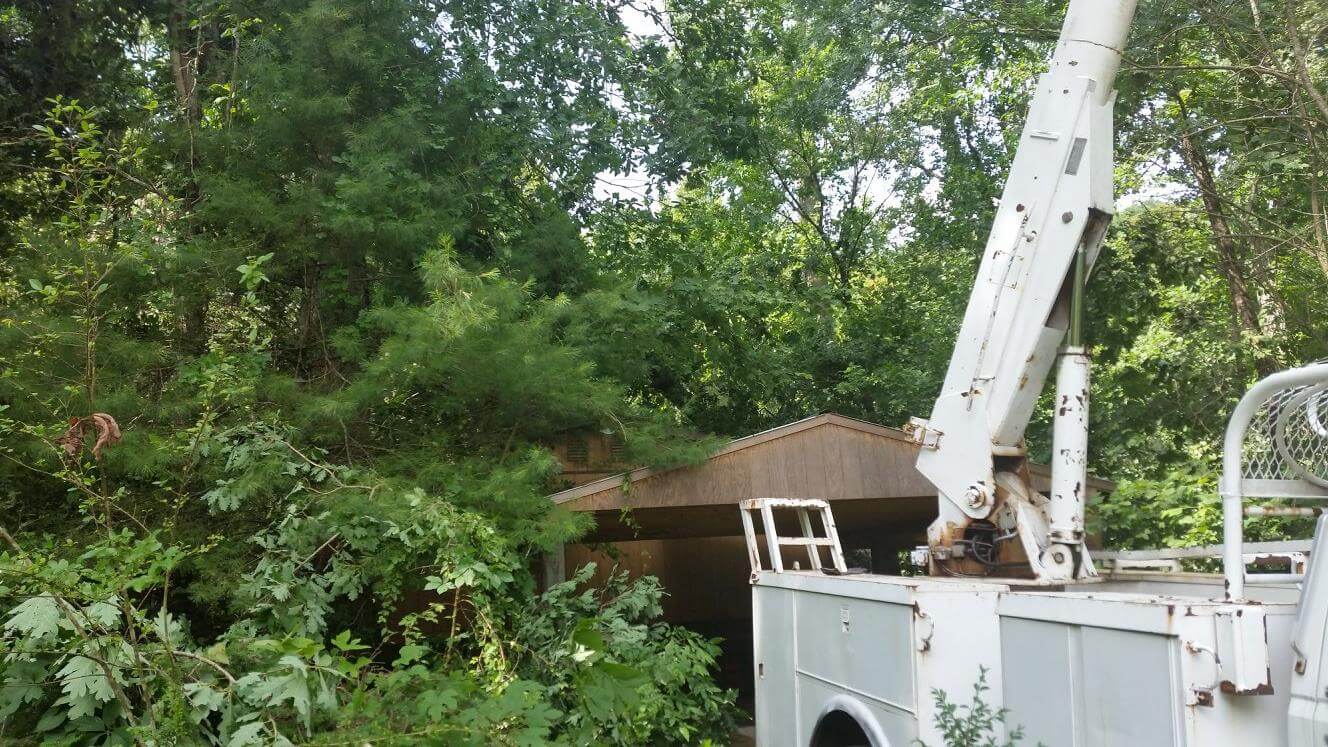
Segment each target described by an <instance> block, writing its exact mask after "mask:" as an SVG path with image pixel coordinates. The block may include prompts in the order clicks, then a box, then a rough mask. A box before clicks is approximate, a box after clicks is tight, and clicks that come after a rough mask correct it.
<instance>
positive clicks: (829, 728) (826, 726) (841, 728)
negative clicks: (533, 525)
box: [811, 711, 871, 747]
mask: <svg viewBox="0 0 1328 747" xmlns="http://www.w3.org/2000/svg"><path fill="white" fill-rule="evenodd" d="M870 745H871V740H870V739H868V738H867V732H865V731H863V730H862V726H861V725H859V724H858V720H857V719H855V718H853V717H852V716H850V715H848V714H847V713H844V712H843V711H831V712H829V713H827V714H826V715H825V718H823V719H821V723H819V724H817V725H816V731H815V732H812V744H811V747H870Z"/></svg>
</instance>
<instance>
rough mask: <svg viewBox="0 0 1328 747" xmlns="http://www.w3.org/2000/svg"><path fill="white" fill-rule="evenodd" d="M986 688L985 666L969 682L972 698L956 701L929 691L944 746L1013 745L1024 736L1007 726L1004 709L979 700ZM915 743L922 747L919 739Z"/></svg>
mask: <svg viewBox="0 0 1328 747" xmlns="http://www.w3.org/2000/svg"><path fill="white" fill-rule="evenodd" d="M990 689H991V686H990V685H988V684H987V668H986V667H982V668H981V670H980V671H979V673H978V679H977V682H975V683H973V699H972V700H971V701H969V702H968V703H956V702H954V701H952V700H950V698H949V696H948V695H946V694H945V692H944V691H942V690H932V693H931V697H932V700H933V701H934V702H935V703H936V728H938V729H940V731H941V735H942V738H943V739H945V744H946V746H947V747H1014V745H1015V744H1017V743H1018V742H1019V741H1020V740H1021V739H1023V738H1024V731H1023V728H1022V727H1018V726H1016V727H1014V728H1012V729H1010V728H1007V724H1006V721H1005V717H1006V715H1008V711H1007V710H1006V709H1004V708H992V707H991V706H990V705H988V704H987V701H986V700H984V699H983V694H984V693H986V692H987V691H988V690H990ZM1003 732H1004V733H1005V734H1004V736H1002V733H1003ZM918 744H920V745H924V747H925V743H924V742H922V741H921V740H918Z"/></svg>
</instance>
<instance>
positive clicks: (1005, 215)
mask: <svg viewBox="0 0 1328 747" xmlns="http://www.w3.org/2000/svg"><path fill="white" fill-rule="evenodd" d="M1134 9H1135V0H1070V3H1069V7H1068V10H1067V15H1066V19H1065V24H1064V26H1063V27H1062V30H1061V36H1060V39H1059V40H1058V42H1057V45H1056V48H1055V52H1054V54H1053V56H1052V58H1051V61H1050V63H1049V66H1048V70H1047V72H1046V73H1045V74H1043V75H1042V76H1041V77H1040V78H1039V79H1038V82H1037V87H1036V90H1035V92H1034V95H1033V99H1032V102H1031V104H1030V106H1029V112H1028V120H1027V122H1026V124H1025V127H1024V130H1023V134H1022V136H1021V138H1020V140H1019V146H1018V150H1017V151H1016V153H1015V156H1014V159H1013V162H1012V165H1011V168H1010V174H1009V177H1008V179H1007V181H1006V184H1005V189H1004V191H1003V193H1002V195H1001V199H1000V202H999V204H998V207H997V210H996V216H995V220H994V223H993V226H992V229H991V234H990V237H989V239H988V242H987V245H986V248H985V250H984V252H983V255H982V262H981V265H980V267H979V269H978V276H977V279H976V281H975V284H974V287H973V290H972V292H971V294H970V296H969V302H968V308H967V311H966V313H965V315H964V319H963V323H962V326H961V328H960V330H959V334H958V339H957V341H956V344H955V349H954V352H953V354H952V356H951V360H950V366H949V369H948V370H947V372H946V377H945V381H944V384H943V386H942V389H941V392H940V395H939V397H938V399H937V401H936V404H935V407H934V408H933V411H932V414H931V417H930V418H929V419H927V420H922V419H917V418H915V419H913V420H912V421H911V422H910V427H909V430H910V431H911V433H912V434H913V437H914V439H915V441H916V442H917V443H918V445H919V448H920V450H919V457H918V469H919V471H921V472H922V474H924V475H925V476H926V477H927V478H928V479H929V480H930V481H931V482H932V483H933V484H934V485H935V486H936V490H937V499H938V500H937V504H938V511H937V518H936V520H935V521H934V522H932V524H931V525H930V526H929V527H928V530H927V545H926V546H925V547H920V548H918V549H917V551H915V553H914V562H915V564H916V565H919V566H920V567H922V568H924V573H925V574H926V575H922V576H914V577H899V576H882V575H872V574H866V573H858V572H854V571H852V570H850V569H849V568H848V567H847V564H846V562H845V557H844V552H843V550H842V548H841V546H840V542H839V537H838V533H837V531H836V529H835V524H834V519H833V516H832V512H831V510H830V506H829V505H828V504H827V503H825V502H824V501H821V500H818V499H817V498H816V497H815V496H809V497H807V498H799V499H790V498H771V499H763V498H760V497H755V496H754V497H753V498H752V499H750V500H746V501H743V502H742V504H741V506H740V509H741V511H740V513H741V515H742V519H743V528H744V532H745V534H746V539H747V547H748V554H749V556H750V559H751V565H752V584H753V593H752V604H753V621H754V626H755V631H754V640H755V654H756V673H755V674H756V714H755V715H756V731H757V740H758V743H759V744H761V745H769V746H782V745H816V746H818V747H828V746H829V745H873V747H886V746H887V745H906V744H914V743H915V740H919V739H920V740H922V741H923V742H924V743H925V744H928V745H933V747H940V746H941V745H944V744H945V741H944V736H943V733H942V731H941V730H940V729H939V727H938V720H937V717H938V715H939V714H940V709H939V707H938V704H937V700H936V697H935V694H936V693H944V695H945V697H946V698H947V699H948V700H949V702H951V703H955V702H958V703H965V704H966V703H968V702H969V699H970V698H971V697H972V696H973V693H974V686H975V685H976V684H977V683H978V682H980V681H985V683H986V685H987V687H988V688H989V689H988V690H986V691H985V692H983V693H982V694H981V698H982V700H983V701H984V702H985V703H986V704H987V705H989V706H990V707H992V708H994V709H1002V708H1004V709H1008V716H1007V718H1006V724H1007V725H1008V727H1009V728H1010V729H1014V728H1019V729H1021V730H1022V733H1023V740H1022V742H1020V744H1028V745H1036V744H1045V745H1047V747H1107V746H1114V745H1131V746H1140V745H1190V746H1192V747H1193V746H1198V745H1228V744H1230V745H1281V744H1294V745H1305V746H1306V747H1308V746H1309V745H1323V744H1328V690H1326V689H1325V688H1328V662H1325V657H1324V656H1323V651H1324V648H1325V635H1326V634H1328V630H1325V624H1326V623H1328V563H1317V562H1315V561H1316V558H1328V546H1324V543H1326V542H1328V518H1321V519H1320V520H1319V522H1318V527H1317V531H1316V533H1315V538H1314V540H1313V542H1311V541H1309V540H1304V541H1300V542H1298V543H1278V544H1275V545H1273V546H1266V545H1258V544H1256V545H1247V544H1246V543H1245V542H1244V538H1243V519H1244V517H1245V516H1247V515H1258V516H1269V515H1278V516H1307V517H1308V516H1318V515H1319V513H1320V509H1318V508H1312V507H1307V506H1304V505H1300V504H1298V503H1296V501H1304V500H1309V501H1313V500H1322V499H1328V363H1323V362H1321V363H1317V364H1311V365H1307V366H1303V367H1301V368H1296V369H1291V370H1289V371H1283V372H1281V373H1277V374H1273V375H1272V376H1269V377H1266V378H1265V379H1263V380H1262V381H1259V382H1258V383H1256V384H1255V385H1254V386H1253V387H1252V388H1251V389H1250V390H1249V392H1247V393H1246V395H1245V396H1244V397H1243V398H1242V399H1241V401H1240V402H1239V403H1238V404H1237V406H1236V408H1235V409H1234V410H1233V412H1232V413H1231V417H1230V421H1229V423H1228V426H1227V431H1226V436H1225V440H1224V443H1223V473H1222V480H1221V485H1220V492H1221V498H1222V513H1223V544H1222V545H1221V546H1219V547H1216V548H1208V549H1191V550H1182V551H1177V550H1170V551H1159V552H1154V553H1147V552H1142V553H1141V552H1137V551H1136V552H1118V553H1101V554H1096V556H1095V553H1094V551H1092V550H1090V548H1089V547H1088V545H1087V542H1086V537H1085V532H1084V513H1085V503H1086V498H1087V496H1086V485H1087V458H1088V407H1089V391H1090V386H1089V363H1090V361H1089V355H1088V348H1087V347H1086V346H1085V343H1084V340H1083V320H1082V316H1083V309H1084V300H1083V299H1084V292H1085V286H1086V283H1087V280H1088V277H1089V275H1090V273H1091V271H1092V268H1093V264H1094V262H1095V261H1096V259H1097V256H1098V253H1099V250H1100V248H1101V245H1102V241H1103V237H1104V236H1105V233H1106V230H1107V227H1108V225H1109V224H1110V222H1111V218H1112V215H1113V214H1114V212H1115V207H1114V202H1113V199H1114V198H1113V194H1112V191H1113V184H1112V177H1113V164H1112V108H1113V105H1114V103H1115V90H1114V81H1115V77H1116V72H1117V69H1118V67H1119V65H1120V60H1121V55H1122V48H1123V47H1124V44H1125V40H1126V37H1127V35H1128V31H1129V27H1130V24H1131V21H1132V18H1133V15H1134ZM1053 368H1055V369H1056V371H1057V374H1056V386H1055V400H1054V405H1053V407H1054V411H1053V434H1052V436H1053V437H1052V442H1053V444H1052V479H1051V489H1050V491H1049V492H1048V493H1047V494H1045V495H1044V494H1042V493H1039V492H1038V491H1037V490H1035V489H1034V488H1033V485H1032V482H1031V480H1030V477H1029V469H1028V456H1027V451H1026V447H1025V442H1024V431H1025V429H1026V427H1027V425H1028V422H1029V419H1030V416H1031V415H1032V413H1033V410H1034V409H1035V407H1036V404H1037V401H1038V398H1039V395H1040V394H1041V392H1042V390H1043V385H1044V384H1045V383H1046V380H1047V378H1048V376H1049V374H1050V373H1051V371H1052V369H1053ZM1268 498H1276V499H1291V501H1292V503H1290V504H1288V503H1286V502H1279V503H1261V504H1256V503H1253V502H1252V501H1253V500H1254V499H1268ZM781 516H782V517H783V518H781ZM1321 546H1323V549H1322V550H1318V548H1320V547H1321ZM786 554H787V555H786ZM1197 557H1214V558H1216V557H1220V558H1221V566H1222V573H1221V574H1196V573H1183V572H1178V571H1179V570H1180V569H1181V563H1182V561H1183V560H1185V559H1188V558H1197ZM794 558H796V560H795V559H794ZM1307 558H1308V560H1307ZM1270 561H1272V562H1274V563H1280V564H1282V565H1284V566H1286V567H1285V569H1284V570H1283V571H1280V572H1272V573H1268V572H1257V573H1251V572H1250V569H1249V566H1250V564H1256V565H1259V566H1261V568H1260V570H1261V571H1262V570H1266V566H1267V564H1268V563H1269V562H1270ZM803 563H805V564H806V568H803V567H802V564H803ZM1307 566H1308V569H1307ZM1321 566H1324V568H1321ZM949 747H961V746H960V745H950V746H949Z"/></svg>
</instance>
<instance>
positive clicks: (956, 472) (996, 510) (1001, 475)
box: [912, 0, 1135, 583]
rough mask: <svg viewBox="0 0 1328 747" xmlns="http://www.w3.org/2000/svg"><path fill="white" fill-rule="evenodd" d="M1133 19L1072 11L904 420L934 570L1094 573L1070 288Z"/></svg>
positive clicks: (1117, 8) (1082, 266)
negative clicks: (978, 252) (930, 371)
mask: <svg viewBox="0 0 1328 747" xmlns="http://www.w3.org/2000/svg"><path fill="white" fill-rule="evenodd" d="M1134 9H1135V0H1114V1H1111V2H1108V1H1105V0H1072V1H1071V3H1070V6H1069V10H1068V12H1067V14H1066V18H1065V24H1064V26H1063V27H1062V29H1061V35H1060V39H1059V41H1058V42H1057V44H1056V50H1055V53H1054V55H1053V56H1052V59H1051V65H1050V68H1049V69H1048V71H1047V72H1046V73H1045V74H1043V75H1042V76H1041V77H1040V78H1039V80H1038V83H1037V90H1036V92H1035V93H1034V95H1033V100H1032V103H1031V104H1030V106H1029V110H1028V120H1027V122H1026V123H1025V125H1024V130H1023V134H1022V135H1021V136H1020V139H1019V146H1018V150H1017V151H1016V153H1015V157H1014V162H1013V164H1012V165H1011V167H1010V173H1009V177H1008V178H1007V179H1006V183H1005V189H1004V192H1003V193H1002V195H1001V199H1000V204H999V206H998V207H997V210H996V217H995V221H994V224H993V226H992V229H991V235H990V237H989V238H988V240H987V245H986V249H985V250H984V252H983V256H982V263H981V266H980V268H979V269H978V276H977V281H976V283H975V285H974V287H973V291H972V294H971V295H970V296H969V301H968V310H967V312H966V313H965V314H964V321H963V326H962V327H961V328H960V331H959V337H958V341H957V342H956V344H955V349H954V353H953V355H952V356H951V359H950V367H949V370H948V371H947V373H946V377H945V384H944V387H943V388H942V391H941V394H940V397H939V399H937V401H936V405H935V407H934V409H933V410H932V415H931V419H930V420H929V421H922V420H915V421H914V422H913V423H912V428H913V431H914V434H915V438H917V439H918V440H919V441H920V442H921V443H922V444H923V445H924V448H923V450H922V452H921V454H920V456H919V458H918V469H919V470H921V472H922V473H923V474H924V475H926V476H927V478H928V479H930V480H931V481H932V483H933V484H935V486H936V488H937V491H938V493H939V504H940V511H939V517H938V518H937V520H936V521H935V523H933V524H932V526H931V528H930V529H929V530H928V544H929V549H930V559H931V568H932V571H933V573H950V574H953V575H969V574H970V573H971V572H976V571H982V572H983V573H984V574H986V573H990V572H991V570H992V569H993V568H1002V569H1010V568H1019V567H1021V566H1024V565H1025V563H1026V564H1027V566H1026V567H1027V568H1028V569H1031V571H1032V575H1033V576H1034V578H1036V579H1038V580H1040V581H1044V582H1048V583H1059V582H1064V581H1066V580H1070V579H1083V578H1088V577H1091V576H1093V575H1095V572H1094V570H1093V565H1092V562H1091V560H1090V559H1089V558H1088V555H1087V553H1086V552H1085V550H1084V544H1083V514H1084V499H1085V496H1086V492H1087V486H1086V481H1087V467H1086V461H1087V415H1088V357H1087V355H1086V354H1085V350H1084V348H1083V347H1082V341H1081V340H1080V339H1079V323H1080V322H1079V316H1080V313H1081V312H1080V309H1081V307H1082V300H1083V299H1082V293H1083V283H1084V279H1085V278H1086V276H1087V273H1088V271H1089V270H1091V268H1092V266H1093V262H1094V260H1096V258H1097V254H1098V250H1099V249H1100V248H1101V245H1102V239H1103V235H1104V234H1105V232H1106V228H1107V224H1108V223H1109V222H1110V221H1111V217H1112V214H1113V212H1114V210H1115V207H1114V201H1113V189H1112V183H1113V174H1112V171H1113V161H1112V111H1113V105H1114V103H1115V98H1116V93H1115V89H1114V81H1115V78H1116V72H1117V70H1118V69H1119V67H1120V60H1121V50H1122V48H1123V47H1124V44H1125V40H1126V37H1127V36H1128V34H1129V28H1130V23H1131V21H1132V19H1133V17H1134ZM1058 350H1059V354H1058ZM1057 358H1059V360H1060V372H1059V374H1058V386H1057V399H1056V414H1055V429H1054V438H1055V444H1054V450H1055V455H1054V459H1053V465H1052V490H1051V496H1050V498H1049V499H1045V498H1043V497H1042V496H1041V495H1039V494H1038V493H1037V492H1036V491H1035V490H1033V489H1032V486H1031V485H1030V483H1029V475H1028V470H1027V468H1026V464H1025V460H1026V452H1025V447H1024V430H1025V428H1026V427H1027V425H1028V421H1029V418H1030V417H1031V416H1032V413H1033V408H1034V406H1035V404H1036V403H1037V399H1038V396H1039V394H1040V393H1041V392H1042V387H1043V384H1044V383H1045V381H1046V378H1047V374H1048V373H1049V372H1050V370H1051V366H1052V363H1053V361H1055V360H1056V359H1057ZM1015 537H1017V538H1018V539H1019V542H1018V543H1013V542H1010V543H1007V542H1005V540H1007V539H1014V538H1015ZM1023 573H1025V574H1026V573H1027V570H1025V571H1023ZM1005 575H1020V574H1019V572H1018V571H1016V572H1015V573H1008V574H1005Z"/></svg>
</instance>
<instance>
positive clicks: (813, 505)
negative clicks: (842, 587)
mask: <svg viewBox="0 0 1328 747" xmlns="http://www.w3.org/2000/svg"><path fill="white" fill-rule="evenodd" d="M738 509H739V513H741V514H742V531H743V534H744V535H746V537H747V556H748V558H749V559H750V560H751V562H752V574H753V575H754V574H756V573H758V572H760V571H766V570H769V571H774V572H775V573H783V572H784V558H783V550H782V548H784V547H788V546H796V547H805V548H807V556H808V559H809V560H810V561H811V565H812V570H814V571H825V572H827V573H834V572H838V573H846V572H847V571H848V564H847V563H845V562H844V548H843V547H841V546H840V544H839V530H838V529H836V528H835V517H834V515H833V514H832V513H831V512H830V504H829V503H827V502H826V501H823V500H819V499H816V498H749V499H747V500H745V501H742V502H741V503H739V504H738ZM778 510H782V511H796V512H797V514H798V524H799V526H801V527H802V536H801V537H781V536H779V533H778V529H777V528H776V526H775V511H778ZM811 511H816V512H818V513H819V514H820V517H821V527H822V528H823V529H824V530H825V535H824V536H820V537H818V536H816V533H815V531H814V528H813V526H812V519H811V514H810V512H811ZM753 513H760V515H761V529H762V533H763V534H764V535H765V542H766V551H767V552H768V553H769V555H770V566H771V567H770V568H765V567H764V566H762V564H761V552H760V545H759V544H758V543H757V540H756V526H755V524H754V522H753V521H752V514H753ZM822 547H828V548H830V563H831V567H830V569H827V568H825V567H824V566H823V565H822V563H821V548H822ZM831 569H833V570H831Z"/></svg>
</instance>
